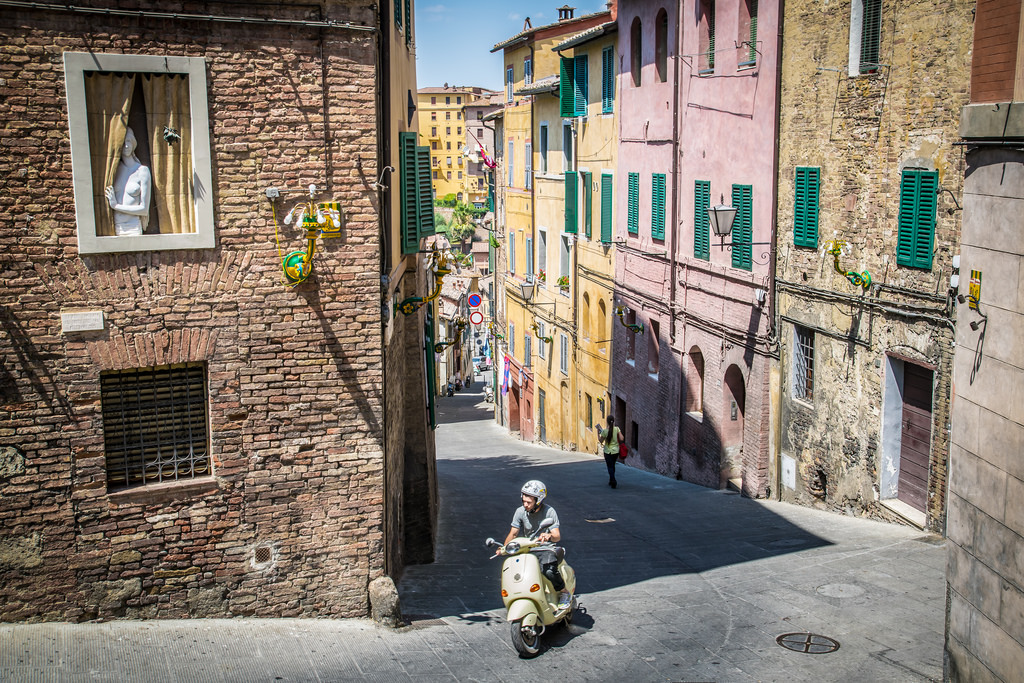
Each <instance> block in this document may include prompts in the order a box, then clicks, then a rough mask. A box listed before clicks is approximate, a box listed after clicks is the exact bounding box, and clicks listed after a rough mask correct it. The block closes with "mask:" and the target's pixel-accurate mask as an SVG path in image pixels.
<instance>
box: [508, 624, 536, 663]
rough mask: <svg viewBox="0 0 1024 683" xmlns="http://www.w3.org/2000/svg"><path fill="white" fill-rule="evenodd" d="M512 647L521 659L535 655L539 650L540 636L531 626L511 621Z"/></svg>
mask: <svg viewBox="0 0 1024 683" xmlns="http://www.w3.org/2000/svg"><path fill="white" fill-rule="evenodd" d="M512 647H514V648H515V649H516V652H518V653H519V656H520V657H522V658H523V659H528V658H530V657H536V656H537V653H538V652H540V636H539V635H538V634H537V632H536V631H535V630H534V628H533V627H532V626H524V625H523V622H521V621H513V622H512Z"/></svg>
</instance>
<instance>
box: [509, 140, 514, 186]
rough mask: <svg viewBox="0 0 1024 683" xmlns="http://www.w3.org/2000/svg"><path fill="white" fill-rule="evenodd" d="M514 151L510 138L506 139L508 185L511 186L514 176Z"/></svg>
mask: <svg viewBox="0 0 1024 683" xmlns="http://www.w3.org/2000/svg"><path fill="white" fill-rule="evenodd" d="M514 152H515V145H514V144H513V143H512V141H511V140H509V141H508V186H509V187H512V186H513V185H512V179H513V178H514V177H515V175H514V172H515V158H514V157H513V156H512V155H513V153H514Z"/></svg>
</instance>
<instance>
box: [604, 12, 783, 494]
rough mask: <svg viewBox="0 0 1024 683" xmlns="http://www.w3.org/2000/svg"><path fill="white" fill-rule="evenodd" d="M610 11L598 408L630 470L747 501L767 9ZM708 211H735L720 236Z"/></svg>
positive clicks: (769, 92)
mask: <svg viewBox="0 0 1024 683" xmlns="http://www.w3.org/2000/svg"><path fill="white" fill-rule="evenodd" d="M752 15H753V16H752ZM618 20H619V27H620V29H619V30H620V39H619V55H618V56H619V60H618V63H619V67H620V73H619V74H618V76H617V81H618V89H617V90H618V93H619V98H620V102H621V116H620V122H621V123H620V134H619V173H618V177H617V180H616V198H617V200H618V201H617V209H616V241H617V242H619V245H618V246H619V249H618V260H617V263H616V277H615V279H616V283H617V284H616V286H617V290H616V301H615V303H616V314H617V315H618V317H619V319H620V320H621V322H622V324H619V323H616V324H615V327H614V330H615V332H614V359H613V365H612V394H613V395H614V397H615V405H614V406H613V411H614V414H615V416H616V420H617V422H618V423H619V424H620V425H622V426H623V432H624V434H625V435H626V438H627V440H628V442H629V444H630V445H631V446H632V448H633V452H634V453H635V455H634V456H631V458H630V460H631V464H635V465H637V466H640V467H643V468H645V469H649V470H652V471H656V472H658V473H660V474H663V475H666V476H674V477H676V478H679V479H684V480H686V481H691V482H694V483H698V484H701V485H704V486H709V487H713V488H724V487H726V486H732V487H735V488H737V489H739V490H741V491H742V492H743V493H744V494H745V495H748V496H751V497H762V496H765V495H767V494H768V491H767V488H768V484H769V472H768V468H769V437H770V420H769V371H770V367H771V359H772V357H773V354H776V353H777V345H776V344H775V342H774V337H773V330H772V327H771V324H770V321H771V306H772V292H771V289H772V287H771V284H770V283H771V280H772V273H771V268H772V267H771V265H770V264H771V263H772V261H773V257H772V254H771V248H770V244H771V243H772V242H773V216H774V214H775V206H774V203H775V191H774V188H775V161H776V156H777V153H776V147H775V137H776V136H775V132H776V121H777V119H776V116H777V115H776V111H777V90H778V88H777V85H778V63H777V62H778V60H777V55H778V49H777V47H778V46H777V42H776V41H777V35H778V5H777V3H774V2H764V1H762V2H760V3H757V2H750V1H748V0H720V1H719V2H717V3H715V2H711V1H709V0H703V1H702V0H685V1H684V2H681V3H665V4H661V5H658V4H655V3H649V2H634V1H630V0H625V1H623V2H620V3H619V16H618ZM719 204H724V205H729V206H732V207H735V208H736V209H737V211H736V217H735V220H734V227H733V230H732V234H731V235H730V236H728V237H724V238H718V237H716V236H715V235H714V234H712V233H711V230H710V226H709V219H708V207H709V206H715V205H719ZM630 326H631V327H630Z"/></svg>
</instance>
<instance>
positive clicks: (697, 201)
mask: <svg viewBox="0 0 1024 683" xmlns="http://www.w3.org/2000/svg"><path fill="white" fill-rule="evenodd" d="M709 206H711V182H710V181H708V180H698V181H696V182H695V183H694V184H693V255H694V257H696V258H699V259H704V260H705V261H709V260H711V219H710V218H709V217H708V207H709Z"/></svg>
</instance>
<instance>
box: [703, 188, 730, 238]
mask: <svg viewBox="0 0 1024 683" xmlns="http://www.w3.org/2000/svg"><path fill="white" fill-rule="evenodd" d="M719 196H720V197H721V199H720V200H719V204H718V206H709V207H708V219H709V220H710V221H711V230H712V231H714V233H715V235H716V236H718V237H728V236H729V235H730V234H731V233H732V222H733V221H734V220H735V219H736V207H735V206H726V205H725V195H719Z"/></svg>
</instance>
